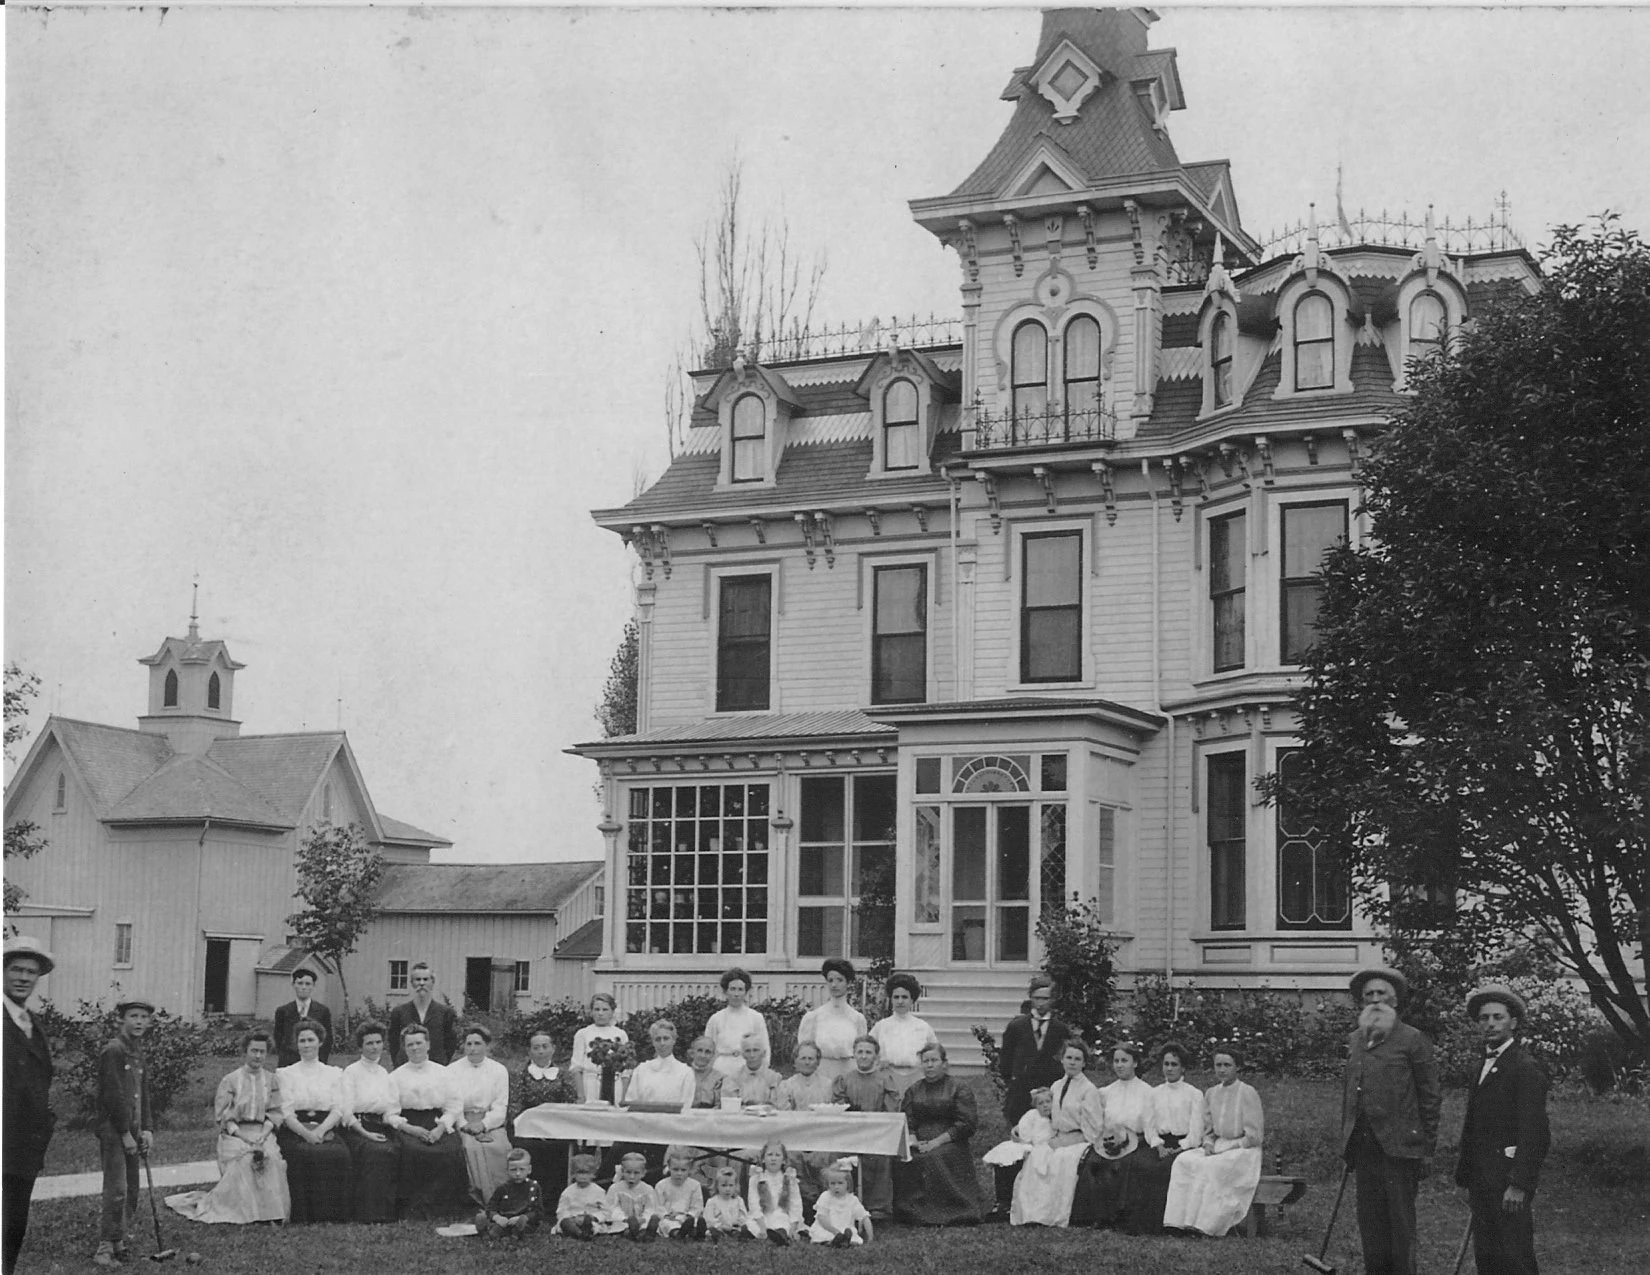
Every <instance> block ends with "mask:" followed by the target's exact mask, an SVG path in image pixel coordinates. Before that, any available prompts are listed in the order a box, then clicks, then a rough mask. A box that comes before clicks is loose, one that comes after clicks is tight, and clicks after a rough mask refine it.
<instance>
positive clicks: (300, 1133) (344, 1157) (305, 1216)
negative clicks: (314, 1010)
mask: <svg viewBox="0 0 1650 1275" xmlns="http://www.w3.org/2000/svg"><path fill="white" fill-rule="evenodd" d="M292 1034H293V1036H294V1038H295V1039H296V1041H297V1045H298V1061H297V1062H295V1063H293V1064H292V1065H291V1066H288V1067H282V1068H281V1069H280V1071H279V1072H277V1073H276V1074H277V1075H278V1076H279V1077H280V1082H281V1123H280V1124H279V1125H278V1126H277V1127H276V1129H275V1140H276V1141H277V1142H278V1143H279V1144H280V1147H281V1156H282V1158H283V1159H285V1160H286V1182H287V1188H288V1189H289V1190H290V1191H291V1193H292V1213H291V1214H290V1215H289V1218H288V1220H289V1221H292V1222H347V1221H349V1214H350V1207H349V1188H350V1172H351V1164H350V1154H349V1148H348V1147H347V1146H345V1145H344V1143H343V1141H342V1139H340V1138H339V1137H338V1134H337V1133H336V1132H335V1131H336V1129H337V1127H338V1125H339V1124H340V1123H342V1121H343V1119H344V1073H343V1071H342V1070H341V1069H340V1068H337V1067H332V1066H329V1065H328V1064H326V1063H324V1062H322V1061H321V1040H322V1037H323V1036H324V1035H325V1034H326V1028H324V1027H322V1026H321V1025H320V1024H319V1023H314V1022H310V1021H309V1020H308V1019H305V1020H304V1021H302V1022H300V1023H299V1024H298V1025H297V1026H296V1027H295V1028H293V1032H292Z"/></svg>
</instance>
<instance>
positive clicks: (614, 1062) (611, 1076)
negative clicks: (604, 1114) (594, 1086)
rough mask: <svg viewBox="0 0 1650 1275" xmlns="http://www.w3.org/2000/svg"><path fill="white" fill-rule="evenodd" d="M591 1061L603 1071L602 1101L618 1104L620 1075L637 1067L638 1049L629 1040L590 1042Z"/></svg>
mask: <svg viewBox="0 0 1650 1275" xmlns="http://www.w3.org/2000/svg"><path fill="white" fill-rule="evenodd" d="M590 1061H591V1063H592V1064H593V1065H594V1066H596V1067H599V1068H600V1069H601V1075H602V1082H601V1089H600V1091H599V1092H600V1094H601V1099H602V1101H603V1102H608V1103H611V1102H616V1101H617V1099H618V1092H617V1090H618V1080H619V1073H620V1072H625V1071H631V1070H632V1069H634V1068H635V1066H636V1047H635V1046H634V1045H632V1044H631V1043H630V1042H629V1041H628V1040H608V1039H605V1038H603V1039H599V1040H593V1041H591V1042H590Z"/></svg>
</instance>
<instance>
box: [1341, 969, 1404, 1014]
mask: <svg viewBox="0 0 1650 1275" xmlns="http://www.w3.org/2000/svg"><path fill="white" fill-rule="evenodd" d="M1372 978H1378V979H1380V980H1381V981H1382V982H1384V983H1391V984H1392V989H1393V991H1395V992H1397V993H1398V1003H1399V1004H1400V1005H1402V1004H1403V1003H1404V1002H1405V1001H1407V1000H1408V999H1409V980H1408V979H1407V978H1405V977H1404V976H1403V975H1402V974H1400V973H1399V972H1398V971H1397V970H1389V969H1387V967H1386V966H1384V965H1372V966H1370V967H1369V968H1368V969H1366V970H1359V971H1358V972H1357V973H1356V974H1354V975H1353V976H1352V982H1351V984H1350V986H1351V988H1352V999H1353V1000H1362V999H1363V995H1364V984H1365V983H1367V982H1369V980H1370V979H1372Z"/></svg>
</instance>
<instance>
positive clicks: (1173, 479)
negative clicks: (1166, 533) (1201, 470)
mask: <svg viewBox="0 0 1650 1275" xmlns="http://www.w3.org/2000/svg"><path fill="white" fill-rule="evenodd" d="M1163 472H1164V473H1165V474H1167V475H1168V476H1169V504H1170V505H1171V506H1172V507H1173V509H1174V520H1175V521H1176V522H1179V521H1180V518H1181V515H1182V514H1184V513H1185V512H1186V498H1185V493H1184V492H1183V491H1182V490H1181V487H1182V485H1183V483H1184V479H1185V470H1184V468H1183V462H1178V461H1175V460H1174V459H1172V458H1170V457H1167V456H1165V457H1164V458H1163Z"/></svg>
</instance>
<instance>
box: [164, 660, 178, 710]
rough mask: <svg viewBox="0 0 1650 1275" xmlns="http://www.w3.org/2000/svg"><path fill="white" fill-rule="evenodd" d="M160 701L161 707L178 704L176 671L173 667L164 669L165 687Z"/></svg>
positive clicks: (170, 706)
mask: <svg viewBox="0 0 1650 1275" xmlns="http://www.w3.org/2000/svg"><path fill="white" fill-rule="evenodd" d="M160 703H161V707H162V708H176V707H177V706H178V671H177V669H175V668H169V669H167V670H166V689H165V691H164V692H163V695H162V699H161V701H160Z"/></svg>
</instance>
